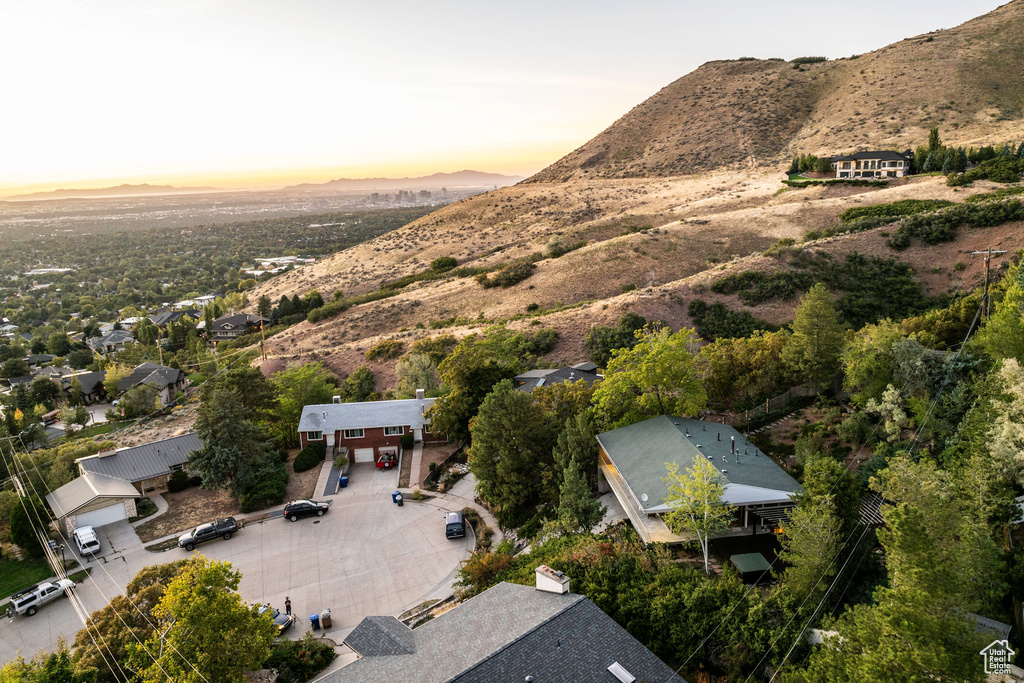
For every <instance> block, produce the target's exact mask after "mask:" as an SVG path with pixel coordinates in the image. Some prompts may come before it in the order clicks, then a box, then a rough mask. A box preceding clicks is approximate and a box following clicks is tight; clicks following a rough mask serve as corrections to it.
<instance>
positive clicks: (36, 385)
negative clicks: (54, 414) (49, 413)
mask: <svg viewBox="0 0 1024 683" xmlns="http://www.w3.org/2000/svg"><path fill="white" fill-rule="evenodd" d="M28 393H29V395H30V396H31V397H32V403H34V404H36V405H40V404H42V405H44V406H46V409H47V410H53V408H54V401H55V400H56V399H57V397H58V396H60V387H59V386H57V383H56V382H54V381H53V380H51V379H49V378H47V377H36V378H35V379H34V380H32V384H30V385H29V388H28Z"/></svg>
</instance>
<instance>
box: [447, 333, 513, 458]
mask: <svg viewBox="0 0 1024 683" xmlns="http://www.w3.org/2000/svg"><path fill="white" fill-rule="evenodd" d="M483 342H484V340H483V339H482V338H480V337H479V336H478V335H475V334H473V335H469V336H468V337H465V338H464V339H463V340H462V341H460V342H459V343H458V345H457V346H456V347H455V348H454V349H453V350H452V352H451V353H450V354H448V356H447V357H446V358H445V359H444V360H443V361H442V362H441V364H440V365H439V366H438V368H437V370H438V374H439V375H440V377H441V382H442V383H443V384H444V385H445V386H447V387H448V393H447V394H445V395H444V396H442V397H441V398H439V399H437V402H436V403H435V404H434V406H433V407H432V408H431V409H430V415H431V429H432V430H433V431H435V432H439V433H441V434H448V435H449V436H450V437H453V438H456V437H465V436H468V435H469V421H470V419H472V417H473V416H474V415H476V413H477V410H478V409H479V407H480V404H481V402H482V401H483V400H484V397H485V396H487V395H488V394H489V393H491V390H492V388H493V387H494V386H495V385H496V384H497V383H498V382H500V381H501V380H503V379H511V378H512V377H514V376H515V375H516V374H518V373H519V371H520V369H521V367H522V364H521V362H520V360H519V359H518V358H516V357H514V356H511V355H510V354H509V353H507V352H506V351H504V350H502V349H498V348H494V347H493V346H491V347H489V346H488V345H486V344H485V343H483Z"/></svg>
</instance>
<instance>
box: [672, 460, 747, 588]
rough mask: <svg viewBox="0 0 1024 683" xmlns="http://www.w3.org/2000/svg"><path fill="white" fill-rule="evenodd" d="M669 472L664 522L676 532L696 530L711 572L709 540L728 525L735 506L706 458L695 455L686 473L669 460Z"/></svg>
mask: <svg viewBox="0 0 1024 683" xmlns="http://www.w3.org/2000/svg"><path fill="white" fill-rule="evenodd" d="M665 466H666V468H667V469H668V476H667V477H665V479H664V481H665V483H666V484H668V497H667V498H666V499H665V504H666V505H667V506H668V507H669V508H671V509H670V511H669V512H668V514H666V515H665V522H666V523H667V524H668V526H669V528H670V529H672V531H673V532H675V533H677V534H681V533H689V534H693V535H694V537H695V538H696V540H697V543H698V544H700V549H701V551H702V552H703V553H704V572H705V573H707V574H710V573H711V568H710V566H709V565H708V558H709V555H710V550H709V546H708V542H709V541H710V540H711V537H712V536H713V535H714V534H715V533H716V532H718V531H722V530H724V529H727V528H729V524H730V523H731V522H732V517H733V508H732V507H730V506H729V505H727V504H725V503H724V502H722V496H723V495H724V494H725V484H723V483H722V475H721V474H720V473H719V472H718V470H717V469H715V466H714V465H712V464H711V463H710V462H708V461H707V460H705V459H704V458H701V457H698V456H695V457H694V458H693V463H692V464H691V465H690V467H688V468H687V470H686V473H685V474H683V473H681V472H680V471H679V465H678V464H676V463H674V462H670V463H666V465H665Z"/></svg>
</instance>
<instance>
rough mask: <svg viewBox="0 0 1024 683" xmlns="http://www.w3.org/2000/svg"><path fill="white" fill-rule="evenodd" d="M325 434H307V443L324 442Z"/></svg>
mask: <svg viewBox="0 0 1024 683" xmlns="http://www.w3.org/2000/svg"><path fill="white" fill-rule="evenodd" d="M323 440H324V433H323V432H306V441H323Z"/></svg>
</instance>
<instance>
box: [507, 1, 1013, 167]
mask: <svg viewBox="0 0 1024 683" xmlns="http://www.w3.org/2000/svg"><path fill="white" fill-rule="evenodd" d="M1022 68H1024V1H1022V0H1014V1H1013V2H1010V3H1008V4H1006V5H1003V6H1002V7H1000V8H998V9H996V10H994V11H992V12H990V13H988V14H986V15H984V16H981V17H978V18H976V19H973V20H971V21H969V22H967V23H965V24H963V25H961V26H958V27H956V28H952V29H947V30H943V31H936V32H934V33H929V34H925V35H920V36H915V37H912V38H907V39H906V40H902V41H900V42H898V43H895V44H893V45H888V46H886V47H883V48H881V49H879V50H875V51H873V52H870V53H867V54H863V55H857V56H851V57H846V58H843V59H837V60H832V61H827V62H820V63H815V64H806V65H802V66H800V65H795V64H793V63H791V62H785V61H781V60H759V59H756V60H744V61H716V62H709V63H707V64H704V65H703V66H701V67H700V68H699V69H697V70H696V71H694V72H692V73H690V74H687V75H686V76H683V77H682V78H680V79H679V80H677V81H675V82H673V83H671V84H670V85H668V86H666V87H665V88H663V89H662V90H661V91H660V92H658V93H657V94H655V95H654V96H653V97H651V98H649V99H648V100H647V101H645V102H643V103H642V104H640V105H638V106H636V107H635V108H633V110H632V111H630V112H629V113H628V114H626V115H625V116H623V117H622V118H621V119H619V120H618V121H616V122H615V123H614V124H612V125H611V126H610V127H609V128H608V129H607V130H605V131H604V132H602V133H601V134H600V135H598V136H597V137H595V138H594V139H593V140H591V141H590V142H588V143H586V144H585V145H583V146H582V147H580V148H579V149H577V150H576V151H574V152H572V153H571V154H569V155H567V156H566V157H564V158H563V159H561V160H559V161H557V162H555V163H554V164H552V165H551V166H549V167H548V168H546V169H545V170H543V171H541V172H540V173H538V174H536V175H535V176H533V178H531V179H530V180H528V181H527V182H562V181H566V180H569V179H571V178H579V177H588V176H593V177H602V178H633V177H651V176H673V175H680V174H684V173H693V172H696V171H704V170H709V169H715V168H721V167H724V166H734V167H735V166H739V167H743V166H755V165H756V166H764V165H778V164H779V163H782V162H783V161H784V160H785V159H786V158H788V157H789V156H791V155H792V154H795V153H798V152H804V153H812V154H818V155H830V154H836V153H839V152H843V151H856V150H862V149H900V150H902V149H907V148H910V147H914V146H916V145H919V144H921V141H922V140H924V139H926V138H927V132H928V129H929V128H931V127H932V126H940V127H941V128H942V130H943V132H944V134H945V137H946V138H948V140H949V141H950V142H952V143H954V144H963V145H971V144H973V145H980V144H989V143H1000V142H1005V141H1007V140H1013V139H1020V137H1021V136H1022V133H1024V123H1022V121H1021V117H1022V107H1024V81H1022V80H1021V79H1020V78H1017V77H1015V76H1014V75H1013V74H1019V73H1020V72H1021V70H1022Z"/></svg>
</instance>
